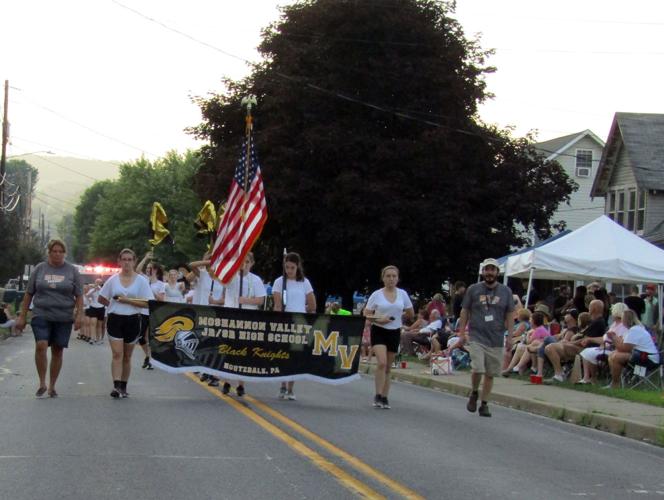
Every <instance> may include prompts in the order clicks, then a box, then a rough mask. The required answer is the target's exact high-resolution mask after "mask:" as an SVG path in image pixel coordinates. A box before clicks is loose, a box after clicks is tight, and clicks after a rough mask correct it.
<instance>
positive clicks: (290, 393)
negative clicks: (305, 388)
mask: <svg viewBox="0 0 664 500" xmlns="http://www.w3.org/2000/svg"><path fill="white" fill-rule="evenodd" d="M286 399H288V400H289V401H295V400H296V399H297V398H296V397H295V394H294V393H293V391H288V392H287V393H286Z"/></svg>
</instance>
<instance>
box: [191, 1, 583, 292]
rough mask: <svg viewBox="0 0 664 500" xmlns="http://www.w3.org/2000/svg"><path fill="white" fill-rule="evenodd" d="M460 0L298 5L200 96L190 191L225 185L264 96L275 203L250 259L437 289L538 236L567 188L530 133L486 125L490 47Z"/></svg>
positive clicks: (349, 279) (328, 279) (260, 141)
mask: <svg viewBox="0 0 664 500" xmlns="http://www.w3.org/2000/svg"><path fill="white" fill-rule="evenodd" d="M452 14H453V4H452V3H445V2H440V1H434V0H383V1H376V0H369V1H357V0H307V1H300V2H298V3H295V4H294V5H291V6H288V7H284V8H283V9H282V15H281V18H280V19H279V20H278V21H277V22H275V23H274V24H273V25H271V26H269V27H268V28H267V29H265V31H264V33H263V40H262V43H261V44H260V46H259V50H260V52H261V54H262V56H263V60H262V62H261V63H260V64H257V65H255V66H254V67H253V70H252V73H251V74H250V75H249V76H248V77H247V78H245V79H243V80H240V81H232V80H229V79H226V80H225V83H226V87H227V91H226V92H224V93H222V94H216V95H212V96H209V97H205V98H199V99H198V100H197V102H198V104H199V105H200V107H201V110H202V114H203V122H202V123H201V124H200V125H199V126H197V127H195V128H193V129H192V133H194V134H195V135H196V136H198V137H199V138H204V139H208V140H209V146H207V147H205V148H203V150H202V155H203V160H204V164H203V167H202V168H201V170H200V172H199V174H198V176H197V192H198V193H199V195H200V196H201V197H202V198H209V199H212V200H215V201H218V200H221V199H223V198H224V197H225V196H226V193H227V190H228V186H229V183H230V179H231V176H232V173H233V169H234V166H235V163H236V161H237V156H238V154H239V147H240V142H241V137H242V135H243V126H244V120H243V114H244V112H245V111H244V110H243V109H242V107H241V105H240V100H241V99H242V97H244V96H245V95H247V94H249V93H251V94H255V95H256V96H257V97H258V107H257V109H256V110H255V115H256V116H255V140H256V146H257V149H258V152H259V157H260V158H261V166H262V171H263V176H264V179H265V189H266V194H267V201H268V213H269V216H268V222H267V224H266V227H265V229H264V233H263V237H262V239H261V240H260V242H259V245H258V248H257V254H258V255H257V257H258V259H264V260H265V261H267V262H270V263H272V267H271V272H272V273H274V274H272V276H269V277H270V278H272V277H273V276H274V275H275V274H276V273H278V272H279V269H280V255H281V251H282V248H283V247H287V248H288V249H289V250H291V249H292V250H294V251H298V252H300V253H301V254H302V256H303V258H304V260H305V266H306V269H307V272H308V274H309V275H311V277H312V282H313V283H314V287H315V288H316V289H317V291H318V292H320V293H332V292H337V293H343V294H346V296H347V294H348V293H349V292H350V291H352V290H354V289H357V288H360V287H361V286H362V285H363V284H364V283H365V282H366V281H367V280H369V282H370V283H371V284H372V285H373V284H377V283H378V275H379V269H380V268H382V267H383V266H385V265H387V264H396V265H397V266H398V267H399V268H400V269H401V276H402V279H403V281H404V285H405V286H406V287H407V288H409V289H411V290H412V291H415V290H420V291H424V292H433V291H435V290H437V289H439V286H440V283H441V281H442V280H443V279H446V278H448V277H456V278H465V277H467V276H469V275H470V274H471V273H472V272H476V269H477V264H478V262H479V261H480V260H482V259H483V258H485V257H488V256H499V255H502V254H504V253H506V252H508V251H509V249H510V248H511V247H512V246H522V245H523V244H524V243H526V242H527V234H526V230H528V229H534V230H535V231H536V232H537V234H538V235H539V236H540V237H546V236H549V235H550V234H551V232H552V230H553V229H554V227H552V226H551V225H550V223H549V219H550V218H551V216H552V215H553V213H554V211H555V210H556V207H557V206H558V205H559V203H561V202H564V201H567V200H568V199H569V195H570V193H571V192H572V190H573V189H574V184H573V182H571V181H570V180H569V179H568V178H567V176H566V175H565V173H564V171H563V169H562V168H561V167H560V166H559V165H558V164H557V163H551V162H546V161H544V159H543V157H541V156H540V155H538V154H537V153H536V152H535V151H534V149H533V148H532V137H530V136H528V137H524V138H514V137H512V135H511V133H510V131H509V130H501V129H498V128H497V127H494V126H491V125H486V124H483V123H482V122H481V121H480V120H479V119H478V117H477V107H478V104H479V103H481V102H482V101H484V100H485V99H487V98H489V97H490V95H489V94H488V91H487V89H486V84H485V81H484V79H483V78H484V75H486V74H487V73H489V72H491V71H493V68H491V67H489V66H488V65H487V63H486V59H487V57H488V56H489V55H490V53H489V52H487V51H484V50H482V49H481V48H480V46H479V43H478V41H477V40H471V39H468V38H467V37H466V36H465V35H464V33H463V30H462V28H461V26H460V25H459V23H458V22H457V21H456V20H455V19H454V18H453V17H452Z"/></svg>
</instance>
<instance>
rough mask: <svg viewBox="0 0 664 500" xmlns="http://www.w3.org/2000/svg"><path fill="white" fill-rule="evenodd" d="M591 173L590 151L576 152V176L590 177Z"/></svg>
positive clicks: (591, 154) (591, 158) (591, 160)
mask: <svg viewBox="0 0 664 500" xmlns="http://www.w3.org/2000/svg"><path fill="white" fill-rule="evenodd" d="M592 171H593V152H592V150H590V149H577V150H576V176H577V177H590V174H591V173H592Z"/></svg>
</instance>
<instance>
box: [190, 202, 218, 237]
mask: <svg viewBox="0 0 664 500" xmlns="http://www.w3.org/2000/svg"><path fill="white" fill-rule="evenodd" d="M194 226H196V229H198V234H199V235H200V236H207V235H209V234H212V233H214V232H215V231H216V230H217V211H216V210H215V208H214V203H212V202H211V201H210V200H208V201H206V202H205V205H203V208H201V211H200V212H198V215H197V216H196V220H195V221H194Z"/></svg>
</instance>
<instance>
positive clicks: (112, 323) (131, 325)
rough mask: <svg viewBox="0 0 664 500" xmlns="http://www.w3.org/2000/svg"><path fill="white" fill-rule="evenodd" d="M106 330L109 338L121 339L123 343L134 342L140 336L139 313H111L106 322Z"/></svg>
mask: <svg viewBox="0 0 664 500" xmlns="http://www.w3.org/2000/svg"><path fill="white" fill-rule="evenodd" d="M106 331H107V332H108V337H109V339H110V340H122V341H124V343H125V344H135V343H136V342H138V339H139V337H140V336H141V333H142V330H141V315H140V314H132V315H130V316H125V315H123V314H115V313H111V314H109V315H108V321H107V322H106Z"/></svg>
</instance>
